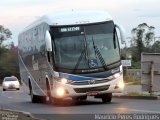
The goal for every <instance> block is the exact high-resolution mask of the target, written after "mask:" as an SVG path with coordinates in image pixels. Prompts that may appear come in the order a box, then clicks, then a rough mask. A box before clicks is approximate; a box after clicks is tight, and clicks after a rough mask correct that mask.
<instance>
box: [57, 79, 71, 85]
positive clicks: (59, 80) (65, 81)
mask: <svg viewBox="0 0 160 120" xmlns="http://www.w3.org/2000/svg"><path fill="white" fill-rule="evenodd" d="M56 81H58V82H60V83H62V84H69V83H71V82H72V80H68V79H67V78H56Z"/></svg>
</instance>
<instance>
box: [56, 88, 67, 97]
mask: <svg viewBox="0 0 160 120" xmlns="http://www.w3.org/2000/svg"><path fill="white" fill-rule="evenodd" d="M64 94H65V90H64V89H63V88H58V89H57V95H58V96H63V95H64Z"/></svg>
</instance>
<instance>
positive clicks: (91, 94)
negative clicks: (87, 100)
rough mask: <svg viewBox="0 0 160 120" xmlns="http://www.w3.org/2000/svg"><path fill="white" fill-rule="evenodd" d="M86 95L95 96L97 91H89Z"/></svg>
mask: <svg viewBox="0 0 160 120" xmlns="http://www.w3.org/2000/svg"><path fill="white" fill-rule="evenodd" d="M87 95H88V96H95V95H98V92H97V91H90V92H87Z"/></svg>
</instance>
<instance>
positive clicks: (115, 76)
mask: <svg viewBox="0 0 160 120" xmlns="http://www.w3.org/2000/svg"><path fill="white" fill-rule="evenodd" d="M119 76H121V74H120V73H116V74H114V75H113V77H114V78H118V77H119Z"/></svg>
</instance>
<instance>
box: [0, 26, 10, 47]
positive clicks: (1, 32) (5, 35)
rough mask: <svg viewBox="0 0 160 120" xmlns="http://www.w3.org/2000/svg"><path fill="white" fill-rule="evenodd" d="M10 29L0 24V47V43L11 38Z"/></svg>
mask: <svg viewBox="0 0 160 120" xmlns="http://www.w3.org/2000/svg"><path fill="white" fill-rule="evenodd" d="M11 35H12V33H11V31H10V30H9V29H8V28H4V27H3V26H2V25H0V47H1V46H2V43H3V42H4V41H5V40H7V39H9V38H11Z"/></svg>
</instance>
